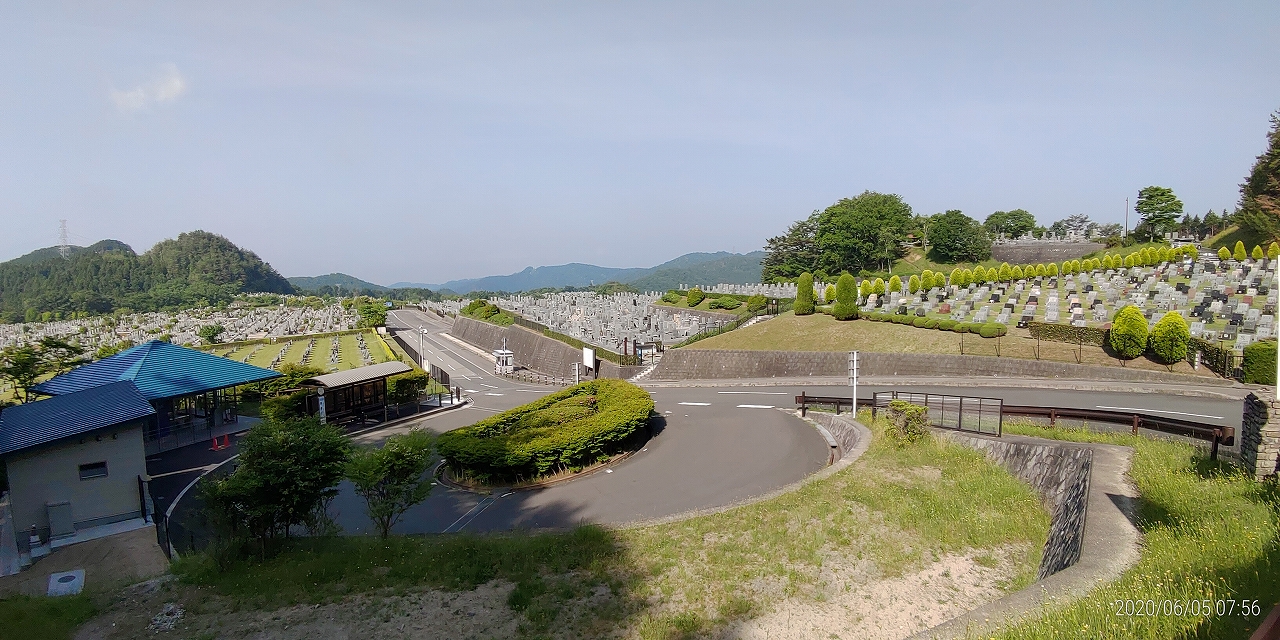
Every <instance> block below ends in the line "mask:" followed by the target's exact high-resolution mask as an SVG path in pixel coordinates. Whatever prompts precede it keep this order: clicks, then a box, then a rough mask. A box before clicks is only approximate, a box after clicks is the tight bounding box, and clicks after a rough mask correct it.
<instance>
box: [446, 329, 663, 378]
mask: <svg viewBox="0 0 1280 640" xmlns="http://www.w3.org/2000/svg"><path fill="white" fill-rule="evenodd" d="M449 333H450V335H452V336H453V337H455V338H458V339H459V340H462V341H464V342H467V343H469V344H472V345H475V346H476V347H479V348H480V349H483V350H484V351H486V352H488V353H492V352H493V350H494V349H501V348H502V344H503V342H502V341H503V338H505V339H506V345H507V349H510V350H511V352H512V353H514V354H515V361H516V366H519V367H524V368H526V369H531V370H533V371H537V372H538V373H545V374H547V375H550V376H557V377H561V378H570V379H572V378H573V363H575V362H582V349H578V348H576V347H571V346H569V345H567V344H565V343H563V342H560V341H559V340H555V339H553V338H548V337H546V336H544V335H542V334H540V333H536V332H534V331H531V330H529V329H526V328H524V327H520V326H516V325H511V326H509V327H499V326H498V325H496V324H492V323H489V322H484V321H481V320H475V319H473V318H467V317H464V316H458V317H457V318H456V319H455V320H454V321H453V328H452V329H450V330H449ZM599 365H600V371H599V372H598V375H597V376H596V377H599V378H623V379H626V378H629V377H631V376H633V375H636V374H637V373H639V372H640V371H642V370H643V367H620V366H618V365H616V364H614V363H612V362H609V361H608V360H599Z"/></svg>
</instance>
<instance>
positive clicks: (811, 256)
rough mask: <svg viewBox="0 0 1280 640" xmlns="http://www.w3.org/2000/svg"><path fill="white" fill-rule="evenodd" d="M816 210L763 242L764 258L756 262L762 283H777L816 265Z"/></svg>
mask: <svg viewBox="0 0 1280 640" xmlns="http://www.w3.org/2000/svg"><path fill="white" fill-rule="evenodd" d="M818 215H819V214H818V212H817V211H814V212H813V214H812V215H810V216H809V217H808V218H805V219H804V220H799V221H797V222H795V223H792V225H791V227H790V228H788V229H787V233H786V234H785V235H781V236H777V237H773V238H769V239H768V240H767V241H766V242H765V249H764V250H765V254H766V255H765V257H764V259H763V260H761V261H760V278H761V281H763V282H779V281H783V280H790V279H791V278H797V277H799V276H800V274H802V273H805V272H810V273H812V272H813V270H814V269H816V268H817V267H818Z"/></svg>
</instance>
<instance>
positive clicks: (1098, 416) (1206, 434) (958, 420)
mask: <svg viewBox="0 0 1280 640" xmlns="http://www.w3.org/2000/svg"><path fill="white" fill-rule="evenodd" d="M891 399H898V400H906V401H908V402H912V403H913V404H919V405H922V406H928V407H929V408H930V411H929V413H930V422H933V423H935V424H934V426H941V427H943V428H952V429H957V428H958V429H959V430H961V431H973V432H976V433H987V434H989V435H996V436H1000V435H1002V433H1003V430H1004V428H1003V427H1004V425H1003V423H1004V416H1006V415H1010V416H1029V417H1043V418H1048V419H1049V425H1050V426H1056V425H1057V422H1058V419H1059V418H1066V419H1072V418H1075V419H1084V420H1094V421H1097V422H1106V423H1110V424H1123V425H1128V426H1130V427H1131V428H1132V432H1133V434H1134V435H1137V433H1138V430H1139V429H1146V430H1148V431H1158V432H1160V433H1167V434H1170V435H1177V436H1183V437H1188V438H1194V439H1197V440H1205V441H1207V442H1210V443H1211V446H1212V448H1211V450H1210V454H1209V457H1210V459H1214V460H1216V459H1217V457H1218V447H1219V445H1223V446H1228V447H1230V446H1233V445H1234V444H1235V435H1236V430H1235V427H1224V426H1220V425H1210V424H1204V423H1200V422H1194V421H1191V420H1182V419H1178V418H1164V417H1157V416H1151V415H1147V414H1144V413H1139V412H1135V411H1116V410H1102V409H1064V408H1058V407H1037V406H1029V405H1009V404H1004V403H1003V401H1001V400H999V399H996V398H962V397H959V396H939V395H934V394H912V393H902V392H881V393H877V394H874V396H873V398H872V399H871V400H867V399H863V398H859V399H858V405H859V406H863V407H870V408H871V410H872V412H873V415H874V413H875V412H876V411H877V410H878V409H880V408H883V407H885V406H887V405H888V403H889V400H891ZM931 399H936V400H931ZM945 399H955V400H961V402H960V403H959V404H958V405H957V404H956V403H954V402H952V403H951V404H947V402H948V401H947V400H945ZM795 400H796V404H797V405H799V406H800V414H801V415H804V414H805V413H806V411H807V410H808V408H809V407H810V406H813V405H821V406H834V407H835V408H836V413H837V414H839V413H840V410H841V408H842V407H843V408H845V409H846V410H847V409H850V408H851V406H852V399H851V398H847V397H844V398H842V397H838V396H811V395H808V394H805V393H803V392H802V393H801V394H800V395H798V396H796V397H795ZM921 400H923V401H921ZM964 400H971V401H979V404H978V409H977V411H978V412H979V416H978V422H977V427H978V428H977V429H973V428H963V426H960V427H957V426H950V424H939V423H943V422H947V419H948V418H950V417H951V415H952V414H951V413H950V412H951V411H954V416H955V417H954V419H953V421H952V422H951V424H958V425H965V424H966V423H965V421H964V415H963V408H964V403H963V401H964ZM981 401H986V402H987V403H988V404H987V405H983V404H981ZM992 402H998V403H1000V404H999V416H1000V417H999V423H998V426H997V427H996V431H995V433H994V434H992V433H991V432H990V420H991V419H992V417H991V414H990V413H989V409H990V403H992ZM930 403H933V404H934V405H938V406H937V407H936V410H937V411H938V412H939V414H940V415H938V414H935V406H931V405H930ZM984 421H985V422H984ZM980 429H984V430H980Z"/></svg>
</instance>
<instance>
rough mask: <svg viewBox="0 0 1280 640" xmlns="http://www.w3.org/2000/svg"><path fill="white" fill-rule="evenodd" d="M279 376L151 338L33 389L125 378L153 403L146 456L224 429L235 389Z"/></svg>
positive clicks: (233, 408)
mask: <svg viewBox="0 0 1280 640" xmlns="http://www.w3.org/2000/svg"><path fill="white" fill-rule="evenodd" d="M278 377H280V374H279V373H276V372H275V371H272V370H270V369H263V368H261V367H255V366H253V365H251V364H247V363H243V362H236V361H235V360H231V359H228V358H223V357H221V356H215V355H213V354H211V353H205V352H203V351H197V350H195V349H189V348H187V347H183V346H179V345H176V344H171V343H168V342H163V341H160V340H152V341H151V342H147V343H145V344H140V345H138V346H136V347H133V348H131V349H127V350H125V351H121V352H120V353H117V354H116V355H113V356H111V357H109V358H103V359H102V360H98V361H97V362H93V363H90V364H86V365H84V366H82V367H78V368H76V369H72V370H71V371H69V372H67V373H64V374H62V375H60V376H57V377H56V378H53V379H50V380H48V381H46V382H42V383H40V384H38V385H36V386H35V387H33V389H32V390H33V391H35V392H37V393H41V394H44V395H50V396H61V395H66V394H70V393H75V392H78V391H83V390H85V389H92V388H94V387H100V386H102V385H106V384H111V383H114V382H121V381H125V380H128V381H130V382H132V383H133V384H134V386H135V387H137V389H138V392H139V393H140V394H142V397H144V398H146V399H147V401H148V402H150V403H151V406H153V407H155V416H154V417H153V418H152V419H151V420H150V421H149V423H148V424H147V427H146V429H145V430H144V432H143V441H144V443H145V445H146V451H147V455H154V454H156V453H159V452H162V451H168V450H170V449H176V448H178V447H182V446H186V445H189V444H193V443H195V442H199V441H201V440H206V439H209V438H211V437H213V436H214V435H217V434H219V433H222V432H225V431H226V427H227V426H228V425H232V424H234V423H236V422H237V421H238V420H239V411H238V407H239V398H238V396H237V394H236V391H235V387H237V386H239V385H242V384H248V383H251V382H261V381H263V380H270V379H272V378H278Z"/></svg>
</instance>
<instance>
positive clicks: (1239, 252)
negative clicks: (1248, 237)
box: [1231, 240, 1248, 262]
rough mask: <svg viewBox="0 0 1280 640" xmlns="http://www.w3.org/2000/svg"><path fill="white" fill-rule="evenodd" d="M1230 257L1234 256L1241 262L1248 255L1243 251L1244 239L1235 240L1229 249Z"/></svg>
mask: <svg viewBox="0 0 1280 640" xmlns="http://www.w3.org/2000/svg"><path fill="white" fill-rule="evenodd" d="M1231 257H1232V258H1235V259H1236V261H1237V262H1241V261H1243V260H1244V259H1245V258H1246V257H1248V254H1246V253H1245V251H1244V241H1242V240H1236V246H1235V248H1234V249H1232V250H1231Z"/></svg>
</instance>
